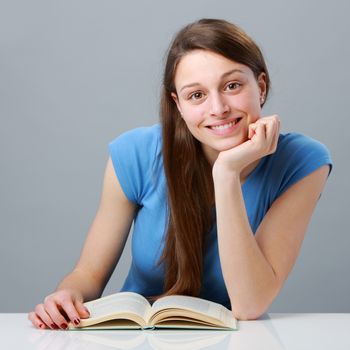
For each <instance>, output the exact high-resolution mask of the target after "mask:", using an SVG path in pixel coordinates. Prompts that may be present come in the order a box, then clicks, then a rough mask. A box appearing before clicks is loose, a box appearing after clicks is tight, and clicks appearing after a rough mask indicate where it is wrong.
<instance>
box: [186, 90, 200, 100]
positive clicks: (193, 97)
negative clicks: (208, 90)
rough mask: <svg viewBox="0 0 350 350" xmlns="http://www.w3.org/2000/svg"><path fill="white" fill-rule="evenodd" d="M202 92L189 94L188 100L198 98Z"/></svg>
mask: <svg viewBox="0 0 350 350" xmlns="http://www.w3.org/2000/svg"><path fill="white" fill-rule="evenodd" d="M202 95H203V93H202V92H199V91H197V92H194V93H193V94H191V95H190V96H189V98H190V100H199V99H200V98H201V97H202Z"/></svg>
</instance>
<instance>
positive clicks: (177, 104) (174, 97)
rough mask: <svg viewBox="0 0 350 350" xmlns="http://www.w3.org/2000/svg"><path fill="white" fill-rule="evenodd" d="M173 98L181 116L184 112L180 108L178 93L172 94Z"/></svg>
mask: <svg viewBox="0 0 350 350" xmlns="http://www.w3.org/2000/svg"><path fill="white" fill-rule="evenodd" d="M171 97H172V98H173V100H174V101H175V103H176V107H177V109H178V110H179V112H180V114H181V115H182V111H181V107H180V103H179V99H178V97H177V95H176V93H175V92H172V93H171Z"/></svg>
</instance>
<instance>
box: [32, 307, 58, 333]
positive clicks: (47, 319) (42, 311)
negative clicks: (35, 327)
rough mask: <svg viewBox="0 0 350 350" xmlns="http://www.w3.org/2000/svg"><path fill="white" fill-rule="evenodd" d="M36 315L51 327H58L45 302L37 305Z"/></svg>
mask: <svg viewBox="0 0 350 350" xmlns="http://www.w3.org/2000/svg"><path fill="white" fill-rule="evenodd" d="M34 311H35V313H36V315H37V316H38V317H39V318H40V319H41V320H42V321H43V322H44V323H45V325H46V326H47V327H49V328H51V329H58V327H57V325H56V324H55V322H54V321H53V320H52V319H51V317H50V316H49V314H48V313H47V312H46V310H45V308H44V305H43V304H38V305H37V306H36V307H35V310H34Z"/></svg>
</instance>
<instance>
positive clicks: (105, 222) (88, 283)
mask: <svg viewBox="0 0 350 350" xmlns="http://www.w3.org/2000/svg"><path fill="white" fill-rule="evenodd" d="M135 209H136V205H135V204H134V203H131V202H130V201H129V200H128V199H127V198H126V196H125V194H124V192H123V190H122V188H121V186H120V184H119V181H118V179H117V177H116V175H115V173H114V169H113V165H112V162H111V159H109V160H108V163H107V166H106V170H105V175H104V182H103V188H102V194H101V199H100V205H99V208H98V211H97V214H96V217H95V219H94V221H93V223H92V225H91V228H90V230H89V233H88V236H87V239H86V241H85V244H84V247H83V249H82V252H81V255H80V259H79V261H78V263H77V265H76V266H75V268H74V270H73V271H72V272H71V273H70V274H68V275H67V276H66V277H65V278H64V279H63V280H62V282H61V283H60V284H59V285H58V287H57V289H56V291H55V292H54V293H53V294H51V295H49V296H47V297H46V298H45V301H44V303H43V304H38V305H37V306H36V308H35V311H34V312H31V313H29V315H28V318H29V319H30V320H31V321H32V323H33V324H34V326H36V327H38V328H45V327H46V326H48V327H50V328H52V329H55V328H58V327H60V328H62V329H65V328H66V326H67V325H66V319H65V318H64V313H65V314H66V315H67V317H68V319H70V320H71V321H72V322H74V321H76V322H79V317H80V316H82V317H87V316H88V314H87V313H86V311H84V308H83V306H82V303H83V302H84V301H86V300H90V299H95V298H98V297H99V296H100V295H101V293H102V291H103V289H104V287H105V285H106V283H107V282H108V280H109V278H110V276H111V274H112V272H113V270H114V268H115V266H116V264H117V263H118V261H119V258H120V256H121V253H122V251H123V248H124V245H125V242H126V240H127V237H128V233H129V230H130V227H131V224H132V221H133V218H134V215H135ZM63 311H64V313H63ZM45 324H46V326H45ZM76 324H78V323H76Z"/></svg>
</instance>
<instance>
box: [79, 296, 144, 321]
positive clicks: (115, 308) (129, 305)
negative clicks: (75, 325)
mask: <svg viewBox="0 0 350 350" xmlns="http://www.w3.org/2000/svg"><path fill="white" fill-rule="evenodd" d="M84 305H85V306H86V307H87V308H88V310H89V311H90V318H98V317H101V316H105V315H107V314H108V315H110V314H114V313H126V312H127V313H134V314H136V315H139V316H140V317H141V318H143V319H145V317H146V315H147V314H148V313H149V310H150V309H151V305H150V304H149V302H148V300H147V299H146V298H144V297H143V296H142V295H140V294H137V293H133V292H120V293H115V294H112V295H108V296H106V297H102V298H100V299H96V300H92V301H88V302H86V303H84Z"/></svg>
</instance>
